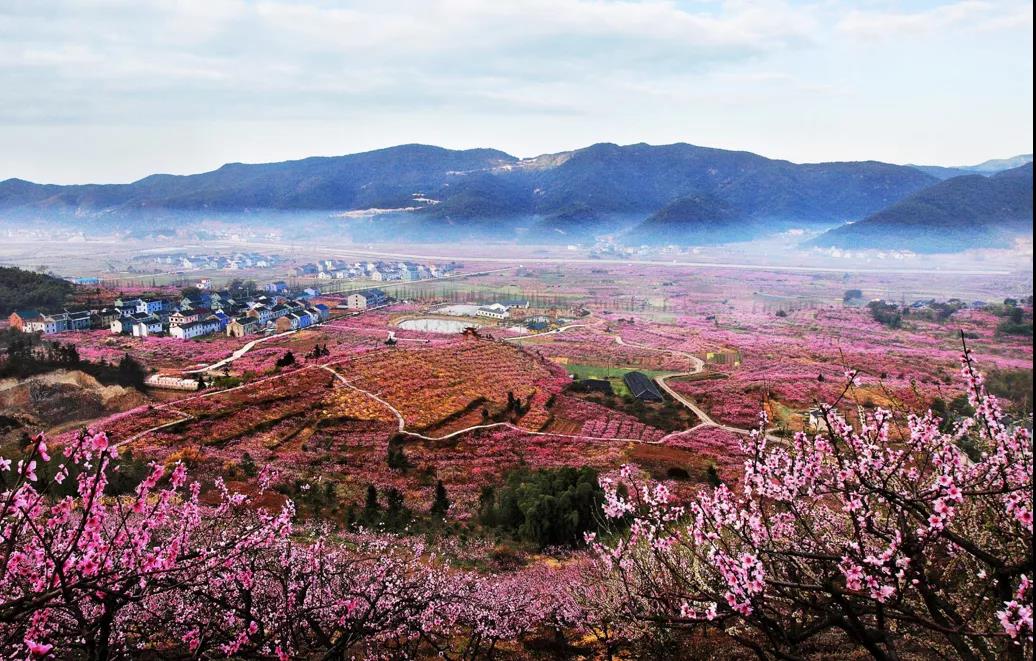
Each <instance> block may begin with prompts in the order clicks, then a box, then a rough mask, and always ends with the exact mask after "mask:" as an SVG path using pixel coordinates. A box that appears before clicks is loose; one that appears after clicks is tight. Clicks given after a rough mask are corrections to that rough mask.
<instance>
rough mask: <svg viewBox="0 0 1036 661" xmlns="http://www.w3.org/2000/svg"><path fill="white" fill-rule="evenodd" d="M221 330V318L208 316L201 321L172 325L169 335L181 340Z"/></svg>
mask: <svg viewBox="0 0 1036 661" xmlns="http://www.w3.org/2000/svg"><path fill="white" fill-rule="evenodd" d="M219 330H220V323H219V319H217V318H216V317H208V318H206V319H202V320H201V321H191V322H188V323H185V324H180V325H178V326H172V327H170V328H169V335H171V336H172V337H175V338H177V339H180V340H189V339H191V338H192V337H201V336H202V335H210V334H212V333H218V332H219Z"/></svg>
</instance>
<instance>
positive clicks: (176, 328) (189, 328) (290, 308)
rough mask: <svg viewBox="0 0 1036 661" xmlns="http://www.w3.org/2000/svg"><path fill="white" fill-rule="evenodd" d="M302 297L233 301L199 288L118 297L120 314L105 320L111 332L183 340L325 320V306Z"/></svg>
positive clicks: (238, 334) (295, 327) (283, 329)
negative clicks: (188, 292)
mask: <svg viewBox="0 0 1036 661" xmlns="http://www.w3.org/2000/svg"><path fill="white" fill-rule="evenodd" d="M308 299H309V295H307V294H305V293H304V294H302V295H300V296H299V297H297V298H289V297H288V296H283V295H272V296H267V295H265V294H263V295H259V296H254V297H249V298H248V300H237V299H235V298H233V297H231V296H230V295H228V294H227V293H226V292H224V293H220V292H206V291H203V292H200V293H198V294H196V295H194V296H188V297H184V298H182V299H181V300H179V301H170V300H165V299H139V298H138V299H129V300H118V301H116V302H115V308H116V309H117V310H119V311H120V313H121V314H120V316H119V317H118V318H117V319H114V320H113V321H112V322H111V332H112V333H119V334H128V335H135V336H139V337H147V336H149V335H161V334H167V335H169V336H170V337H175V338H178V339H182V340H189V339H192V338H195V337H203V336H205V335H212V334H215V333H226V334H227V335H229V336H233V337H243V336H245V335H251V334H254V333H260V332H264V331H267V330H274V331H277V332H286V331H289V330H299V329H301V328H306V327H308V326H312V325H313V324H317V323H320V322H322V321H326V320H327V318H328V316H329V314H330V308H328V307H327V306H326V305H323V304H316V305H310V304H309V301H308Z"/></svg>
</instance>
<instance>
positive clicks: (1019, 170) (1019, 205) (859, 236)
mask: <svg viewBox="0 0 1036 661" xmlns="http://www.w3.org/2000/svg"><path fill="white" fill-rule="evenodd" d="M1026 233H1028V234H1029V235H1031V234H1032V163H1031V162H1030V163H1028V164H1026V165H1022V166H1021V167H1016V168H1013V169H1010V170H1004V171H1002V172H998V173H996V174H994V175H993V176H990V177H984V176H982V175H980V174H969V175H963V176H959V177H953V178H952V179H946V180H944V181H940V182H939V183H937V184H934V185H932V186H929V187H928V188H924V189H922V190H920V191H918V192H916V193H914V194H912V195H909V196H907V197H906V198H904V199H903V200H900V201H899V202H897V203H895V204H893V205H892V206H890V207H888V208H886V209H882V210H881V211H879V212H877V213H874V214H871V215H870V216H868V217H867V218H865V219H863V220H861V221H860V222H858V223H852V224H847V225H843V226H842V227H839V228H836V229H833V230H831V231H829V232H826V233H824V234H822V235H821V236H819V237H817V238H816V239H814V241H813V244H814V245H819V246H833V247H838V248H858V247H868V248H882V249H893V248H897V247H902V246H912V247H913V249H915V250H922V251H925V252H952V251H954V250H956V249H957V248H958V247H959V246H961V245H967V246H970V247H975V248H983V247H997V246H1002V245H1005V244H1009V243H1010V242H1011V240H1012V238H1013V237H1016V236H1023V235H1025V234H1026Z"/></svg>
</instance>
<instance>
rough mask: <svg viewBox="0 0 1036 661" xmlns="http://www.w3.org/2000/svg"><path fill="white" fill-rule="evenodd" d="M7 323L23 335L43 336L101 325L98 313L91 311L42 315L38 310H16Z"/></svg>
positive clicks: (66, 311)
mask: <svg viewBox="0 0 1036 661" xmlns="http://www.w3.org/2000/svg"><path fill="white" fill-rule="evenodd" d="M8 322H9V323H10V324H11V328H16V329H18V330H20V331H22V332H23V333H43V334H44V335H52V334H54V333H64V332H66V331H81V330H90V329H91V328H100V327H102V325H103V322H102V321H101V320H100V316H99V314H98V312H97V311H93V310H63V311H61V312H55V313H52V314H43V313H41V312H39V311H38V310H18V311H16V312H12V313H11V316H10V317H8Z"/></svg>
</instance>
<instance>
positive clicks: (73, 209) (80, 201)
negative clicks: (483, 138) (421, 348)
mask: <svg viewBox="0 0 1036 661" xmlns="http://www.w3.org/2000/svg"><path fill="white" fill-rule="evenodd" d="M515 160H517V159H515V158H514V157H513V156H509V155H508V154H505V153H504V152H501V151H496V150H493V149H471V150H465V151H454V150H449V149H442V148H441V147H429V146H425V145H402V146H399V147H391V148H388V149H379V150H377V151H371V152H365V153H362V154H353V155H350V156H334V157H314V158H306V159H303V160H299V161H286V162H283V163H265V164H257V165H246V164H244V163H230V164H227V165H224V166H223V167H221V168H219V169H218V170H214V171H212V172H206V173H203V174H195V175H188V176H175V175H168V174H157V175H152V176H150V177H146V178H144V179H141V180H140V181H136V182H134V183H132V184H112V185H83V186H53V185H47V186H41V185H37V184H31V183H29V182H25V181H21V180H18V179H9V180H7V181H4V182H0V210H2V209H12V208H17V207H26V206H29V207H34V208H36V209H45V210H48V211H51V212H62V211H64V212H70V213H75V214H77V215H84V214H91V213H92V214H111V213H138V212H141V211H148V212H154V211H159V210H195V211H196V210H207V211H224V212H245V211H256V210H294V211H297V210H312V209H319V210H339V211H346V210H350V209H368V208H395V207H408V206H411V205H412V204H413V195H414V194H415V193H427V192H429V191H437V190H439V189H440V188H442V187H443V186H444V185H446V183H447V182H448V181H449V180H450V179H451V178H453V177H454V176H455V175H456V174H457V173H464V172H471V171H483V170H486V169H488V168H493V167H496V166H498V165H502V164H505V163H511V162H514V161H515Z"/></svg>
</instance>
